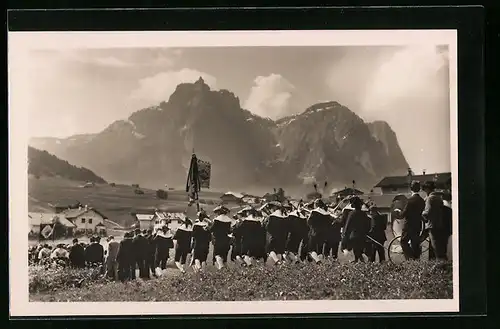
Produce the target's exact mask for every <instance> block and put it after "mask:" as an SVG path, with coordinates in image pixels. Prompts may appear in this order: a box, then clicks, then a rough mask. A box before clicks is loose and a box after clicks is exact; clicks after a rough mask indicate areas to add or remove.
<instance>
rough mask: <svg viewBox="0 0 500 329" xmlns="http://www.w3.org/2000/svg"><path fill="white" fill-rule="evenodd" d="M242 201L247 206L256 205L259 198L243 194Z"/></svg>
mask: <svg viewBox="0 0 500 329" xmlns="http://www.w3.org/2000/svg"><path fill="white" fill-rule="evenodd" d="M242 201H243V202H245V203H248V204H257V203H259V202H260V197H258V196H255V195H250V194H245V195H244V196H243V198H242Z"/></svg>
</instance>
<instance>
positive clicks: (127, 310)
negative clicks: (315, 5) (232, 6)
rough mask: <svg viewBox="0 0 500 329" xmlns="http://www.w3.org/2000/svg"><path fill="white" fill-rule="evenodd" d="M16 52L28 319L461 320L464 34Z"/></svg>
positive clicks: (228, 36)
mask: <svg viewBox="0 0 500 329" xmlns="http://www.w3.org/2000/svg"><path fill="white" fill-rule="evenodd" d="M8 38H9V47H8V52H9V58H8V66H9V68H8V69H9V72H8V75H9V135H10V137H9V144H10V145H9V161H10V162H9V185H10V187H9V188H10V195H9V200H10V201H9V203H10V205H11V206H10V208H11V209H10V218H9V231H10V232H9V234H10V262H11V263H10V267H9V268H10V275H11V277H10V284H11V285H10V289H11V313H12V314H13V315H14V314H15V315H27V316H35V315H134V314H150V315H151V314H157V315H168V314H191V315H201V314H254V313H267V314H269V313H347V312H358V313H362V312H414V311H419V312H444V311H447V312H450V311H451V312H454V311H458V280H459V277H458V266H459V260H458V243H459V241H458V212H457V211H458V210H457V209H458V208H457V204H456V202H457V200H456V199H457V195H458V194H457V193H458V179H457V174H456V173H457V153H458V148H457V67H456V66H457V48H456V31H453V30H408V31H404V30H393V31H389V30H386V31H375V30H374V31H348V30H347V31H259V32H256V31H232V32H119V33H118V32H116V33H111V32H80V33H72V32H57V33H55V32H52V33H43V32H40V33H34V32H33V33H32V32H11V33H9V35H8ZM139 302H140V303H139Z"/></svg>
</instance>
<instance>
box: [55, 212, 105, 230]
mask: <svg viewBox="0 0 500 329" xmlns="http://www.w3.org/2000/svg"><path fill="white" fill-rule="evenodd" d="M61 214H63V215H64V216H65V217H66V218H67V219H68V220H70V221H71V222H72V223H73V224H75V225H76V229H75V231H76V232H78V233H88V234H105V233H106V227H105V225H104V220H105V219H108V217H106V216H105V215H104V214H102V213H101V212H99V211H98V210H97V209H95V208H92V207H88V206H84V207H81V206H80V207H78V208H77V209H67V210H64V211H63V212H61Z"/></svg>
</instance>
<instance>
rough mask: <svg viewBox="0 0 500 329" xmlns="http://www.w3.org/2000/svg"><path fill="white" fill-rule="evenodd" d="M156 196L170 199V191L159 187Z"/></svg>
mask: <svg viewBox="0 0 500 329" xmlns="http://www.w3.org/2000/svg"><path fill="white" fill-rule="evenodd" d="M156 197H157V198H158V199H163V200H167V199H168V192H167V191H165V190H162V189H159V190H157V191H156Z"/></svg>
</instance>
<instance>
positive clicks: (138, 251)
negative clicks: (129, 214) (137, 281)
mask: <svg viewBox="0 0 500 329" xmlns="http://www.w3.org/2000/svg"><path fill="white" fill-rule="evenodd" d="M133 245H134V251H135V256H136V263H137V267H138V268H139V277H140V278H141V279H149V278H150V276H149V269H148V268H147V260H148V256H149V255H148V251H149V241H148V239H147V238H146V237H145V236H144V234H143V233H142V232H141V230H140V229H136V230H135V237H134V239H133Z"/></svg>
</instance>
